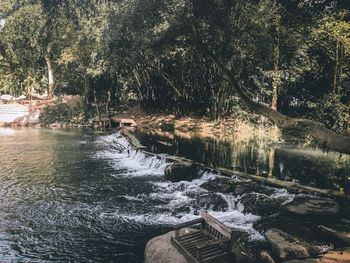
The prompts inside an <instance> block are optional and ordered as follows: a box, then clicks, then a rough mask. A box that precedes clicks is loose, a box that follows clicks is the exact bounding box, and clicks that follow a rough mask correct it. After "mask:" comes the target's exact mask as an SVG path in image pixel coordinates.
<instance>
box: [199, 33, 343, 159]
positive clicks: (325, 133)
mask: <svg viewBox="0 0 350 263" xmlns="http://www.w3.org/2000/svg"><path fill="white" fill-rule="evenodd" d="M194 32H195V35H196V37H197V44H198V46H199V47H200V49H201V51H202V52H204V53H205V54H206V55H207V56H208V57H209V58H210V59H211V60H212V61H213V62H214V63H215V64H216V65H217V66H218V67H219V68H220V69H221V71H222V74H223V78H224V79H225V80H226V81H227V82H229V83H230V84H231V85H232V88H233V89H234V90H235V92H236V93H237V94H238V95H239V96H240V98H241V99H242V100H243V101H244V102H245V103H246V104H247V106H248V107H249V108H250V109H251V110H253V111H254V112H255V113H257V114H261V115H264V116H265V117H267V118H269V119H270V120H272V121H273V122H274V123H275V124H276V125H277V126H278V127H279V128H282V129H294V130H299V131H303V132H307V133H308V134H309V135H310V136H311V137H313V138H314V139H315V140H316V141H317V142H318V143H320V144H321V145H322V146H323V147H324V148H326V149H330V150H334V151H337V152H341V153H346V154H350V136H344V135H341V134H338V133H336V132H334V131H332V130H330V129H327V128H326V127H324V126H323V125H322V124H321V123H319V122H316V121H312V120H308V119H302V118H291V117H288V116H286V115H284V114H282V113H280V112H278V111H276V110H274V109H271V108H270V107H268V106H266V105H264V104H262V103H259V102H256V101H254V100H253V99H252V98H251V97H250V96H249V95H248V93H247V90H246V89H245V88H243V87H242V85H241V84H240V83H239V81H238V80H237V79H236V76H235V75H234V74H233V73H232V72H231V71H230V69H228V68H227V67H226V66H225V65H224V64H223V63H222V61H221V60H220V59H219V58H218V57H216V56H215V55H214V54H213V53H212V52H211V51H210V50H209V49H208V47H207V46H206V45H205V44H204V43H203V42H202V41H201V40H200V38H199V36H198V34H197V30H196V29H195V28H194Z"/></svg>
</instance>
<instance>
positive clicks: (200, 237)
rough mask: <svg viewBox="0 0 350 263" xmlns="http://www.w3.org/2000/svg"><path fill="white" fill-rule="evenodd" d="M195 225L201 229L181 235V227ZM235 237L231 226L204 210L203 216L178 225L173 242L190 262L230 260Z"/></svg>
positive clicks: (203, 262) (202, 262)
mask: <svg viewBox="0 0 350 263" xmlns="http://www.w3.org/2000/svg"><path fill="white" fill-rule="evenodd" d="M195 225H200V229H199V230H197V231H185V234H183V235H180V230H181V229H183V228H188V227H191V226H192V227H193V226H195ZM233 238H234V237H233V233H232V230H231V229H230V228H229V227H227V226H225V225H224V224H223V223H222V222H220V221H219V220H217V219H216V218H214V217H212V216H211V215H209V214H208V213H207V212H203V213H202V217H201V218H199V219H195V220H192V221H190V222H185V223H183V224H179V225H177V226H176V227H175V237H171V243H172V244H173V245H174V246H175V247H176V248H177V249H178V250H179V252H180V253H181V254H182V255H183V256H184V257H185V258H186V259H187V260H188V262H190V263H209V262H229V259H230V255H231V248H232V245H233V240H234V239H233Z"/></svg>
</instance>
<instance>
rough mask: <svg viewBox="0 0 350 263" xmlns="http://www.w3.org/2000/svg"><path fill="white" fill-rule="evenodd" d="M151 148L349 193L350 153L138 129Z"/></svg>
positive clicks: (143, 141)
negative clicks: (342, 153)
mask: <svg viewBox="0 0 350 263" xmlns="http://www.w3.org/2000/svg"><path fill="white" fill-rule="evenodd" d="M134 133H135V135H136V136H137V137H138V138H139V139H140V141H141V143H142V144H143V145H145V146H147V147H148V149H149V150H150V151H153V152H157V153H168V154H172V155H178V156H184V157H186V158H190V159H193V160H196V161H198V162H201V163H204V164H206V165H207V166H211V167H223V168H230V169H233V170H237V171H241V172H246V173H250V174H254V175H259V176H264V177H271V178H276V179H279V180H286V181H293V182H296V183H300V184H303V185H307V186H312V187H317V188H322V189H331V190H337V191H340V192H343V193H346V194H349V193H350V155H340V154H339V153H335V152H327V153H326V152H323V151H322V150H320V149H317V148H315V147H314V148H311V147H310V146H308V147H306V146H304V145H302V144H296V143H294V144H292V143H273V142H271V141H268V140H266V139H264V138H262V137H257V138H253V139H249V140H239V139H235V138H230V139H225V140H222V139H217V138H213V137H211V138H203V137H200V136H198V135H197V134H194V133H185V135H184V134H183V133H181V134H179V133H170V132H164V133H162V132H160V131H152V130H146V131H145V130H144V131H135V132H134Z"/></svg>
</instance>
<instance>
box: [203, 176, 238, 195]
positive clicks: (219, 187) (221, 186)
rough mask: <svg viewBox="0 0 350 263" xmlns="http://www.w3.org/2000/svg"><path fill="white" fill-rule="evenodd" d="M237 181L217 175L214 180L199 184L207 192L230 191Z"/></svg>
mask: <svg viewBox="0 0 350 263" xmlns="http://www.w3.org/2000/svg"><path fill="white" fill-rule="evenodd" d="M236 186H237V183H236V182H234V181H232V180H231V179H230V178H225V177H219V178H216V179H214V180H211V181H208V182H205V183H204V184H202V185H201V187H202V188H204V189H206V190H208V191H209V192H214V193H216V192H219V193H230V192H234V190H235V187H236Z"/></svg>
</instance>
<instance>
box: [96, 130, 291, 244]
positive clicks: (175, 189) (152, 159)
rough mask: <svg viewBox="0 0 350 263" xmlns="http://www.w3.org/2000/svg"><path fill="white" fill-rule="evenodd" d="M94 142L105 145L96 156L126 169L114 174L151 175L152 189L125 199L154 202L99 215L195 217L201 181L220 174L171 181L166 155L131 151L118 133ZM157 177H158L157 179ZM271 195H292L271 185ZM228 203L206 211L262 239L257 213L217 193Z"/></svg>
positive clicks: (159, 220) (168, 221)
mask: <svg viewBox="0 0 350 263" xmlns="http://www.w3.org/2000/svg"><path fill="white" fill-rule="evenodd" d="M97 143H100V144H102V145H104V146H105V147H107V149H104V150H102V151H100V152H98V153H97V154H96V156H95V157H96V158H105V159H107V160H108V164H109V165H110V166H111V167H112V168H113V169H116V170H125V172H123V173H118V174H117V175H111V176H114V177H152V178H153V181H152V184H153V185H154V187H153V192H151V193H149V194H145V195H142V196H137V197H133V196H125V198H126V199H128V200H131V201H135V202H146V203H147V202H148V201H151V202H153V203H154V202H156V203H159V205H155V206H154V209H153V210H152V211H151V212H145V213H142V211H140V213H138V212H137V213H125V212H123V211H115V212H109V213H102V214H101V217H102V218H111V217H112V218H118V219H120V220H128V221H134V222H137V223H141V224H150V225H153V224H161V225H175V224H178V223H182V222H185V221H188V220H192V219H195V218H198V217H199V216H200V213H201V212H202V211H204V210H205V208H204V207H200V206H199V205H198V201H197V200H198V198H199V197H200V196H201V195H203V194H208V191H207V190H205V189H204V188H202V187H201V185H202V184H204V183H206V182H208V181H210V180H214V179H216V178H218V177H221V175H220V174H217V173H212V172H205V173H204V174H203V175H202V176H201V177H200V178H199V179H195V180H193V181H191V182H187V181H180V182H170V181H167V180H166V179H165V178H164V170H165V168H166V166H167V165H169V163H167V161H166V159H165V158H158V157H156V156H149V155H146V154H144V153H143V152H142V151H139V150H134V149H133V148H132V147H131V145H130V144H129V143H128V141H127V140H126V139H125V138H124V137H122V136H121V135H120V133H117V134H113V135H108V136H102V137H100V138H99V140H98V141H97ZM113 143H117V144H120V145H122V146H123V147H125V150H123V151H122V152H118V151H115V150H114V149H113V148H112V147H109V148H108V146H111V144H113ZM157 177H158V178H159V179H157ZM232 180H234V181H246V180H243V179H240V178H239V177H234V178H232ZM270 190H272V191H273V194H272V195H271V196H270V198H276V199H281V200H283V201H284V202H289V201H291V200H293V198H294V196H293V195H291V194H289V193H288V192H287V191H286V190H284V189H274V188H270ZM217 194H218V195H220V196H221V197H222V199H223V200H225V201H226V203H227V208H226V209H224V211H213V210H212V209H210V208H209V210H208V212H209V213H210V214H211V215H213V216H214V217H216V218H218V219H219V220H221V221H222V222H224V223H225V224H226V225H228V226H229V227H231V228H233V229H236V230H239V231H242V232H245V233H246V234H247V235H248V236H249V239H250V240H251V241H257V240H263V239H264V237H263V235H262V234H261V233H259V232H258V231H257V230H256V229H254V226H253V225H254V223H256V222H257V221H258V220H260V216H258V215H254V214H251V213H244V212H243V211H244V206H243V205H242V203H241V202H240V198H241V197H240V196H234V195H230V194H222V193H217Z"/></svg>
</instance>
